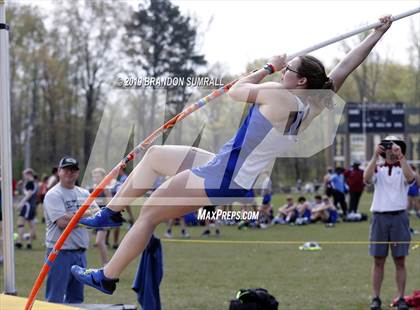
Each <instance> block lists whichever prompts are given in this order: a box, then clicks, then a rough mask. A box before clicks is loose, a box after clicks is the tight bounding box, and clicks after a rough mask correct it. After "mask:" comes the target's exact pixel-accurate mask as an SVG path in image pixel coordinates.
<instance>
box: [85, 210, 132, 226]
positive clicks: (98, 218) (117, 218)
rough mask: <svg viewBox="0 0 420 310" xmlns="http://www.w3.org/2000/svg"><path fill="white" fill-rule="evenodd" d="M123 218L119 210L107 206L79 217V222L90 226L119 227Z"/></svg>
mask: <svg viewBox="0 0 420 310" xmlns="http://www.w3.org/2000/svg"><path fill="white" fill-rule="evenodd" d="M123 222H124V218H123V217H122V215H121V212H115V211H112V210H111V209H109V208H102V209H101V210H100V211H99V212H97V213H96V214H95V215H94V216H91V217H86V218H81V219H80V220H79V224H81V225H83V226H87V227H90V228H110V227H119V226H121V225H122V224H123Z"/></svg>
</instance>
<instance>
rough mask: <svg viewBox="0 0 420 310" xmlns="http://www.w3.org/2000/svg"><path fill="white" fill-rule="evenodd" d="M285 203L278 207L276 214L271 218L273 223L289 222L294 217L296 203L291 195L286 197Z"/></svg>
mask: <svg viewBox="0 0 420 310" xmlns="http://www.w3.org/2000/svg"><path fill="white" fill-rule="evenodd" d="M286 201H287V203H286V204H285V205H284V206H282V207H280V208H279V211H278V213H277V216H276V217H275V218H274V219H273V224H285V223H291V222H293V221H294V220H295V219H296V205H295V203H294V202H293V197H290V196H288V197H287V198H286Z"/></svg>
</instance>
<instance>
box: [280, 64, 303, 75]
mask: <svg viewBox="0 0 420 310" xmlns="http://www.w3.org/2000/svg"><path fill="white" fill-rule="evenodd" d="M287 71H291V72H294V73H296V74H300V73H299V72H298V71H296V70H293V69H292V68H290V67H289V66H287V67H286V68H285V69H284V73H286V72H287Z"/></svg>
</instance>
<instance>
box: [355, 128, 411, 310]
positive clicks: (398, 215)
mask: <svg viewBox="0 0 420 310" xmlns="http://www.w3.org/2000/svg"><path fill="white" fill-rule="evenodd" d="M405 151H406V145H405V143H404V141H402V140H401V139H399V138H398V137H395V136H388V137H386V138H385V139H384V140H382V142H381V143H380V144H378V145H377V146H376V149H375V153H374V155H373V157H372V160H371V161H370V163H369V165H368V167H367V168H366V170H365V173H364V175H363V178H364V181H365V183H367V184H372V183H373V184H374V187H375V192H374V194H373V201H372V206H371V209H370V210H371V212H372V221H371V226H370V237H369V239H370V242H371V243H370V246H369V252H370V255H371V256H373V258H374V262H373V268H372V290H373V299H372V303H371V308H370V309H371V310H379V309H381V300H380V298H379V295H380V290H381V285H382V281H383V278H384V266H385V260H386V257H387V256H388V251H389V248H391V252H392V257H393V259H394V264H395V269H396V282H397V288H398V294H399V297H400V298H399V300H398V303H397V307H398V309H399V310H408V306H407V304H406V302H405V300H404V290H405V284H406V278H407V273H406V267H405V257H406V256H407V255H408V249H409V242H410V226H409V220H408V214H407V210H406V209H407V193H408V188H409V186H410V184H411V183H412V182H414V180H415V174H414V172H413V171H412V170H411V168H410V166H409V165H408V163H407V160H406V159H405ZM379 157H383V158H384V159H385V163H384V164H382V165H377V161H378V159H379Z"/></svg>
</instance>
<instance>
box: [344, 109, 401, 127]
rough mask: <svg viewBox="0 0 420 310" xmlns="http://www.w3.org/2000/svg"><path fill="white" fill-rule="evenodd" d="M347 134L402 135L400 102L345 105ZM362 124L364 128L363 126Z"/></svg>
mask: <svg viewBox="0 0 420 310" xmlns="http://www.w3.org/2000/svg"><path fill="white" fill-rule="evenodd" d="M347 117H348V118H347V124H348V132H349V133H363V132H366V133H384V132H388V133H404V131H405V107H404V103H402V102H395V103H377V102H367V103H365V104H361V103H358V102H348V103H347ZM363 124H364V126H363Z"/></svg>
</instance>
